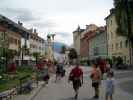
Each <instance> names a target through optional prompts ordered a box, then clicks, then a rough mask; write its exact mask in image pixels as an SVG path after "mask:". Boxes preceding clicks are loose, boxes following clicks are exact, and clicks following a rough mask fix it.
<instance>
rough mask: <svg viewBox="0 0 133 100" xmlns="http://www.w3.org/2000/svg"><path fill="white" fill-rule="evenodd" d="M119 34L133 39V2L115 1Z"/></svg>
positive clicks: (127, 0)
mask: <svg viewBox="0 0 133 100" xmlns="http://www.w3.org/2000/svg"><path fill="white" fill-rule="evenodd" d="M114 6H115V17H116V22H117V26H118V27H117V33H118V34H120V35H124V36H127V37H128V38H129V39H130V40H132V39H133V29H132V28H133V1H132V0H114Z"/></svg>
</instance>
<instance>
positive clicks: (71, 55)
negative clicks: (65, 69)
mask: <svg viewBox="0 0 133 100" xmlns="http://www.w3.org/2000/svg"><path fill="white" fill-rule="evenodd" d="M68 57H69V59H70V60H73V59H76V58H78V55H77V52H76V50H75V49H74V48H71V49H70V52H69V54H68Z"/></svg>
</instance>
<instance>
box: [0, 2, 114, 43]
mask: <svg viewBox="0 0 133 100" xmlns="http://www.w3.org/2000/svg"><path fill="white" fill-rule="evenodd" d="M112 7H113V0H0V14H2V15H4V16H6V17H8V18H10V19H12V20H14V21H15V22H17V21H18V20H19V21H21V22H23V24H24V26H25V27H26V28H36V29H37V31H38V32H39V35H40V36H41V37H43V38H45V39H46V35H47V34H48V33H56V37H55V41H60V42H63V43H66V44H68V45H71V44H72V42H73V39H72V32H73V31H74V30H75V29H76V28H77V26H78V25H80V26H81V28H85V25H87V24H94V23H95V24H96V25H98V26H101V25H105V21H104V18H105V17H106V16H107V15H108V14H109V9H111V8H112Z"/></svg>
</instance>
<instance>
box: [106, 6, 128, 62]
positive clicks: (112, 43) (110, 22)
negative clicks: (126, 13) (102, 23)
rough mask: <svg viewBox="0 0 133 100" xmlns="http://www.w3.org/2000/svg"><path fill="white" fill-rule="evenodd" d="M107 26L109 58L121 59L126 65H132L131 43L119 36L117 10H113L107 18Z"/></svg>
mask: <svg viewBox="0 0 133 100" xmlns="http://www.w3.org/2000/svg"><path fill="white" fill-rule="evenodd" d="M105 20H106V25H107V40H108V41H107V45H108V56H109V57H110V58H113V57H121V58H122V59H123V61H124V63H126V64H129V63H130V52H129V48H130V46H129V41H128V40H127V38H126V37H124V36H121V35H119V34H117V32H116V30H117V23H116V18H115V10H114V9H111V10H110V14H109V15H108V16H107V17H106V18H105Z"/></svg>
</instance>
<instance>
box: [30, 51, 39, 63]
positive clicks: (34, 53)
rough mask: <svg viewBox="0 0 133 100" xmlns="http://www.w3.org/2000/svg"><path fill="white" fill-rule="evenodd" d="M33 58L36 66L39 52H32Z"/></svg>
mask: <svg viewBox="0 0 133 100" xmlns="http://www.w3.org/2000/svg"><path fill="white" fill-rule="evenodd" d="M32 55H33V57H34V58H35V59H36V64H37V61H38V59H39V57H40V53H39V52H33V54H32Z"/></svg>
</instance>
